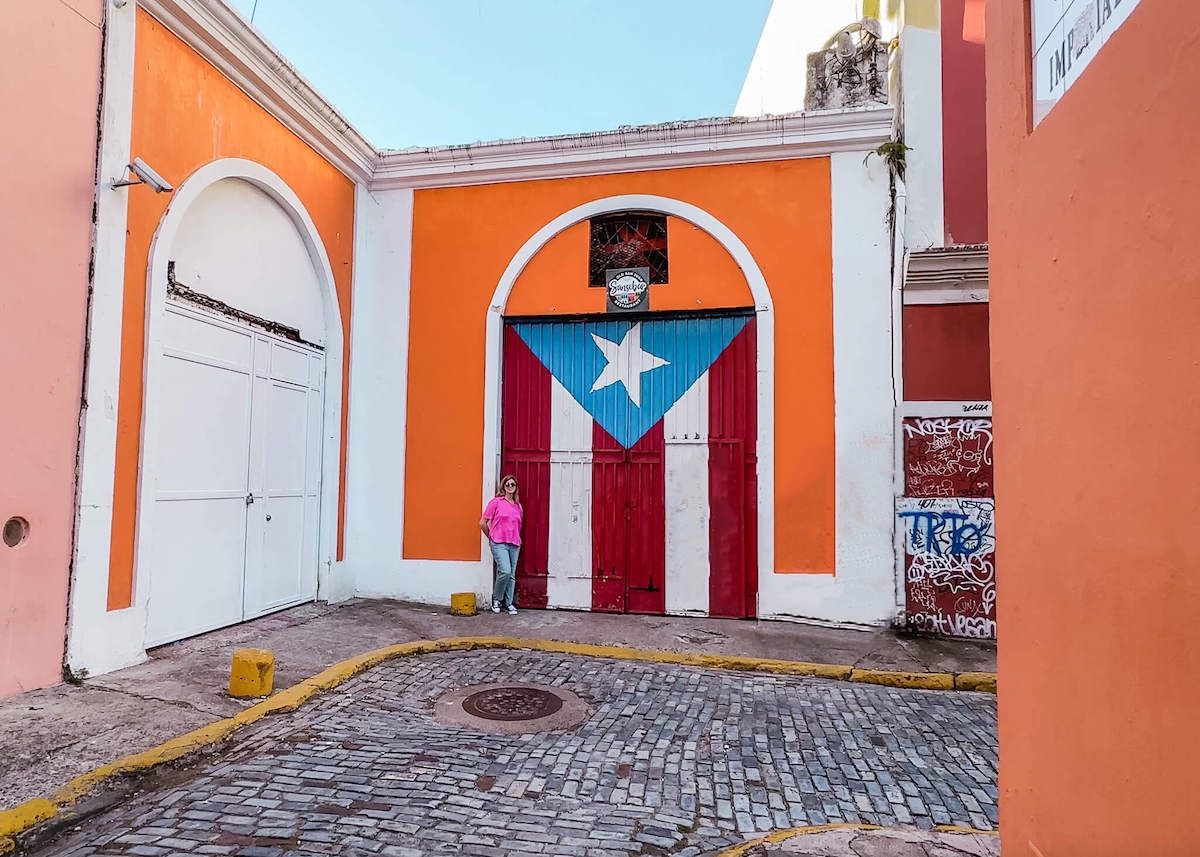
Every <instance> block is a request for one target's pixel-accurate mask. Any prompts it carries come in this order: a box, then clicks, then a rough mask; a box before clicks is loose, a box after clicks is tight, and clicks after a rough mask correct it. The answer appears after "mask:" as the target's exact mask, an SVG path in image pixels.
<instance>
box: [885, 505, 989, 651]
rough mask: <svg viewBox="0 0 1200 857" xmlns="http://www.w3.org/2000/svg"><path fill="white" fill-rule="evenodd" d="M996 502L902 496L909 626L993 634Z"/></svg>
mask: <svg viewBox="0 0 1200 857" xmlns="http://www.w3.org/2000/svg"><path fill="white" fill-rule="evenodd" d="M995 508H996V503H995V501H994V500H991V499H989V498H954V499H931V498H926V499H915V498H903V499H901V501H900V507H899V510H898V511H897V518H898V520H899V526H900V528H901V532H902V533H903V536H904V579H905V591H906V593H907V602H908V604H907V612H908V624H909V625H910V626H911V627H913V628H916V629H917V630H921V631H933V632H937V633H940V634H950V635H953V636H956V637H994V636H995V635H996V529H995V523H994V521H993V513H994V512H995Z"/></svg>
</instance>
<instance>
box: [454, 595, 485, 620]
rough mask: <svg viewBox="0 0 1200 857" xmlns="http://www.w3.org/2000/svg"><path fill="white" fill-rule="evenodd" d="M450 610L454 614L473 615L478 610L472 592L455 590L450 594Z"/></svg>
mask: <svg viewBox="0 0 1200 857" xmlns="http://www.w3.org/2000/svg"><path fill="white" fill-rule="evenodd" d="M450 612H451V613H453V614H454V615H455V616H474V615H475V614H476V613H478V612H479V608H478V607H477V606H476V605H475V593H474V592H455V593H454V594H453V595H451V596H450Z"/></svg>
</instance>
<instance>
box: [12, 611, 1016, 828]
mask: <svg viewBox="0 0 1200 857" xmlns="http://www.w3.org/2000/svg"><path fill="white" fill-rule="evenodd" d="M498 635H503V636H510V637H525V638H539V639H548V640H557V641H564V642H578V643H595V644H606V645H620V646H630V647H637V648H646V649H660V650H664V651H673V652H688V653H699V654H728V655H744V656H749V657H762V658H780V659H785V660H798V661H811V662H816V663H830V664H848V665H852V666H855V667H859V668H867V669H884V670H902V671H912V672H953V673H959V672H994V671H995V645H994V643H988V642H977V641H962V640H953V641H951V640H935V639H920V638H907V637H902V636H897V635H896V634H894V633H893V632H891V631H889V630H886V629H871V630H857V629H835V628H826V627H820V626H814V625H806V624H799V623H791V622H757V621H753V620H743V621H739V620H729V619H695V618H685V617H669V616H620V615H607V614H598V613H572V612H564V611H541V610H531V611H522V612H521V613H519V614H518V615H516V616H509V615H507V614H500V615H494V614H492V613H490V612H484V613H482V614H480V615H479V616H477V617H470V618H464V617H456V616H451V615H449V613H448V612H447V611H446V610H444V609H442V608H436V607H431V606H428V605H416V604H405V603H400V602H394V601H363V600H356V601H350V602H345V603H343V604H338V605H328V604H311V605H306V606H303V607H298V608H295V609H293V610H288V611H284V612H282V613H277V614H275V615H272V616H268V617H265V618H262V619H259V620H256V621H254V622H248V623H245V624H242V625H237V626H235V627H232V628H227V629H224V630H221V631H215V632H213V633H210V634H205V635H203V636H200V637H195V638H193V639H191V640H186V641H183V642H180V643H175V644H173V645H169V646H163V647H162V648H159V649H155V650H153V651H152V652H151V653H150V660H149V661H148V662H146V663H144V664H141V665H139V666H136V667H130V668H129V669H125V670H121V671H120V672H116V673H111V674H109V675H105V676H100V677H97V678H94V679H87V680H86V681H84V682H83V684H82V685H79V686H72V685H63V686H60V687H57V688H51V689H48V690H40V691H33V692H31V693H26V694H22V695H20V696H17V697H13V698H11V699H7V700H4V701H2V702H0V759H4V764H3V765H2V766H0V809H7V808H11V807H13V806H16V805H18V804H20V803H23V802H24V801H26V800H29V799H30V798H33V797H38V796H42V795H48V794H51V793H53V792H54V791H56V790H57V789H58V788H59V787H61V786H62V785H64V784H65V783H67V782H68V781H69V780H70V779H72V778H73V777H75V776H77V775H79V774H81V773H85V772H87V771H90V770H92V769H94V768H96V767H99V766H101V765H103V764H106V763H108V762H112V761H115V760H117V759H119V758H122V757H124V756H127V755H130V754H132V753H136V752H139V751H141V750H145V749H148V748H150V747H153V746H155V745H157V744H160V743H162V742H163V741H166V740H168V739H170V738H174V737H176V736H178V735H181V734H183V733H185V732H188V731H189V730H192V729H195V728H197V727H200V726H203V725H205V724H208V723H211V722H212V721H214V720H217V719H220V718H223V717H228V716H230V715H232V714H235V713H237V712H238V711H240V710H242V709H243V708H246V707H248V706H249V705H250V703H249V702H242V701H238V700H234V699H231V698H230V697H229V696H228V695H227V694H226V692H225V691H226V688H227V685H228V678H229V663H230V657H231V655H232V653H233V651H234V650H235V649H238V648H243V647H258V648H266V649H270V650H271V651H273V652H274V653H275V656H276V676H275V687H276V689H283V688H286V687H289V686H291V685H293V684H295V683H297V682H299V681H301V680H303V679H305V678H308V677H309V676H311V675H313V674H315V673H317V672H320V671H321V670H322V669H324V668H326V667H328V666H330V665H331V664H334V663H337V662H338V661H341V660H344V659H345V658H349V657H352V656H354V655H358V654H361V653H363V652H366V651H369V650H372V649H376V648H379V647H382V646H385V645H389V644H392V643H399V642H405V641H410V640H423V639H438V638H442V637H464V636H498Z"/></svg>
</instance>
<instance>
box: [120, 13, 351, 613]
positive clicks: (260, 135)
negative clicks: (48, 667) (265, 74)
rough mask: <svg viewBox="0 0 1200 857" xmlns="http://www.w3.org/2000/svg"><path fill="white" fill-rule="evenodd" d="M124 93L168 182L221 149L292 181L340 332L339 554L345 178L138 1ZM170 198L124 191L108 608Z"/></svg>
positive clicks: (347, 231)
mask: <svg viewBox="0 0 1200 857" xmlns="http://www.w3.org/2000/svg"><path fill="white" fill-rule="evenodd" d="M133 103H134V109H133V129H132V148H133V150H134V151H136V152H137V153H138V155H139V156H140V157H142V158H145V159H146V160H147V161H149V162H150V163H152V164H154V166H155V168H156V169H157V170H158V171H159V172H160V173H162V174H163V176H164V177H165V178H166V179H167V180H168V181H170V182H171V183H172V184H175V185H180V184H182V183H183V181H184V180H186V179H187V177H188V176H190V175H191V174H192V173H193V172H195V171H196V170H197V169H198V168H199V167H201V166H203V165H205V164H207V163H210V162H212V161H214V160H217V159H220V158H228V157H238V158H246V159H248V160H253V161H257V162H258V163H261V164H263V165H264V166H266V167H267V168H268V169H270V170H272V171H273V172H275V173H276V174H277V175H279V176H280V177H281V178H282V179H283V180H284V182H286V183H287V184H288V186H289V187H291V188H292V190H293V191H295V193H296V195H297V196H299V197H300V199H301V200H302V201H303V202H304V206H305V208H306V209H307V210H308V213H309V215H310V216H311V217H312V220H313V223H314V224H315V225H316V227H317V231H318V232H319V233H320V235H321V239H322V241H323V242H324V244H325V250H326V252H327V253H328V256H329V262H330V265H331V267H332V268H333V277H334V281H335V285H336V288H337V294H338V303H339V306H340V309H341V314H342V330H343V333H344V337H343V343H344V345H343V354H342V360H343V363H342V366H343V377H342V449H341V485H342V489H341V493H340V495H339V497H338V546H337V557H338V559H341V558H342V556H343V520H344V517H345V472H346V427H347V421H348V418H349V400H348V397H347V394H348V391H349V372H350V317H351V280H352V274H353V271H352V263H353V251H354V182H353V181H351V180H350V179H349V178H347V177H346V176H344V175H343V174H342V173H340V172H339V171H338V170H337V169H336V168H334V167H333V166H332V165H330V164H329V163H328V162H327V161H326V160H324V159H323V158H322V157H321V156H320V155H318V154H317V153H316V152H315V151H313V150H312V149H311V148H310V147H309V146H308V145H306V144H305V143H304V142H302V141H301V140H300V139H299V138H298V137H296V136H295V135H294V134H293V133H292V132H291V131H289V130H288V129H287V128H285V127H284V126H283V125H282V124H280V123H279V121H278V120H276V119H275V118H273V117H272V116H271V115H270V114H269V113H267V112H266V111H265V110H263V108H261V107H260V106H259V105H258V104H256V103H254V102H253V101H252V100H251V99H250V98H249V97H248V96H247V95H246V94H245V93H244V92H242V91H241V90H240V89H238V88H237V87H236V86H234V84H233V83H231V82H230V81H229V80H228V79H227V78H225V77H224V76H223V75H221V74H220V72H218V71H217V70H216V69H215V68H213V67H212V66H211V65H209V64H208V63H207V62H206V61H205V60H204V59H202V58H201V57H200V56H199V55H198V54H197V53H196V52H195V51H193V50H192V49H191V48H189V47H187V46H186V45H185V44H183V42H181V41H180V40H179V39H178V38H176V37H175V36H174V35H173V34H171V33H170V32H169V31H168V30H167V29H166V28H165V27H164V26H163V25H162V24H161V23H159V22H158V21H156V20H155V19H154V18H153V17H151V16H150V15H149V14H148V13H146V12H145V11H144V10H142V9H139V10H138V20H137V42H136V65H135V69H134V80H133ZM134 190H135V191H136V189H134ZM169 203H170V197H169V196H168V195H159V194H153V193H137V192H133V193H130V194H129V225H128V239H127V241H126V246H125V251H126V256H125V304H124V311H123V319H122V333H121V381H120V392H119V395H120V402H119V405H118V409H117V453H116V468H115V474H114V477H115V478H114V487H113V526H112V538H111V542H110V550H111V555H110V560H109V580H108V609H109V610H119V609H123V608H126V607H129V606H130V605H131V604H132V603H133V598H134V592H133V571H134V568H133V565H134V545H135V536H136V526H137V489H138V470H139V465H140V460H141V426H142V406H143V392H144V391H143V365H144V359H145V345H146V343H145V336H146V318H145V314H146V270H147V267H148V264H149V252H150V244H151V242H152V240H153V236H154V232H155V229H157V227H158V224H159V222H160V221H161V219H162V217H163V214H164V213H165V212H166V209H167V205H168V204H169Z"/></svg>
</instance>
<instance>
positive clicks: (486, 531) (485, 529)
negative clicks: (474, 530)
mask: <svg viewBox="0 0 1200 857" xmlns="http://www.w3.org/2000/svg"><path fill="white" fill-rule="evenodd" d="M491 527H492V522H491V521H489V520H488V519H487V518H480V519H479V530H480V532H482V533H483V535H484V537H485V538H486V539H487V540H488V541H489V542H490V541H491V540H492V529H491Z"/></svg>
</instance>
